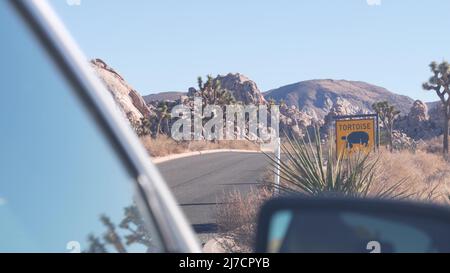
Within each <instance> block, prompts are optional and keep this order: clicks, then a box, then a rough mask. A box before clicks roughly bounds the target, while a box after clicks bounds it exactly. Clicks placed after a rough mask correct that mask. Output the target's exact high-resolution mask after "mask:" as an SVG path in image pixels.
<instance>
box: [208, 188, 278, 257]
mask: <svg viewBox="0 0 450 273" xmlns="http://www.w3.org/2000/svg"><path fill="white" fill-rule="evenodd" d="M272 196H273V193H272V191H270V190H268V189H266V188H263V187H258V188H254V189H252V190H251V191H250V192H248V193H244V194H243V193H241V192H238V191H234V192H230V193H227V194H225V195H224V198H223V200H220V202H218V203H219V204H220V205H218V206H217V209H216V214H217V217H216V219H217V226H218V231H219V234H220V235H219V237H221V238H225V239H226V240H222V241H221V243H220V245H221V246H222V248H223V249H224V250H225V251H227V252H244V253H250V252H253V247H254V240H255V233H256V232H255V231H256V220H257V219H256V218H257V216H258V212H259V209H260V207H261V205H262V204H263V203H264V202H265V201H267V200H268V199H270V198H271V197H272Z"/></svg>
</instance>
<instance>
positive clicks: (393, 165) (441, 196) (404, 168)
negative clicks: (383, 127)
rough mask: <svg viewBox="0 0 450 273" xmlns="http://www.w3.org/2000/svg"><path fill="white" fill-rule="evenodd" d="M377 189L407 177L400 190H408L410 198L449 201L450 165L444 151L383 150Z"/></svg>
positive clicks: (377, 176) (378, 168)
mask: <svg viewBox="0 0 450 273" xmlns="http://www.w3.org/2000/svg"><path fill="white" fill-rule="evenodd" d="M375 172H376V173H377V175H376V177H375V179H374V182H373V190H374V191H376V190H379V189H382V188H387V187H391V186H392V185H393V184H395V181H398V180H401V179H404V183H403V184H402V185H401V186H399V187H398V188H397V189H396V190H397V191H401V192H407V197H408V199H411V200H414V201H427V202H428V201H429V202H437V203H447V196H448V194H447V192H448V190H447V188H448V185H449V183H450V166H449V165H448V162H447V161H446V160H445V159H443V158H442V156H441V152H439V153H437V154H431V153H428V152H426V151H423V150H418V151H416V153H411V152H409V151H396V152H394V153H389V152H388V151H387V150H385V149H382V150H381V151H380V153H379V165H378V166H377V169H376V171H375Z"/></svg>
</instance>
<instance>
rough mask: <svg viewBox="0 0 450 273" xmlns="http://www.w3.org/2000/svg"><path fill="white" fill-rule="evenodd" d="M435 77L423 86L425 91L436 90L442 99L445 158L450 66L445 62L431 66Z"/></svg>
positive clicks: (449, 110) (449, 101) (449, 99)
mask: <svg viewBox="0 0 450 273" xmlns="http://www.w3.org/2000/svg"><path fill="white" fill-rule="evenodd" d="M430 69H431V72H432V73H433V76H432V77H431V78H430V79H429V80H428V82H426V83H424V84H423V89H425V90H427V91H431V90H434V91H435V92H436V94H437V95H438V96H439V98H440V99H441V103H442V114H443V115H444V149H443V152H444V156H445V157H447V155H448V122H449V120H450V65H449V63H448V62H446V61H444V62H442V63H441V64H437V63H436V62H432V63H431V64H430Z"/></svg>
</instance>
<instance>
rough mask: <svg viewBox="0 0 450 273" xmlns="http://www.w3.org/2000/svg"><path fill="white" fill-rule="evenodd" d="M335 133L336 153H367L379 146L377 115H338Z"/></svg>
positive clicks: (343, 154) (346, 154)
mask: <svg viewBox="0 0 450 273" xmlns="http://www.w3.org/2000/svg"><path fill="white" fill-rule="evenodd" d="M335 133H336V151H337V155H342V156H344V157H345V156H348V155H351V154H352V153H355V152H363V153H366V154H368V153H370V152H371V151H374V150H376V149H378V147H379V124H378V115H354V116H338V117H336V118H335Z"/></svg>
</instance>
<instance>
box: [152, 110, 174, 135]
mask: <svg viewBox="0 0 450 273" xmlns="http://www.w3.org/2000/svg"><path fill="white" fill-rule="evenodd" d="M156 116H157V125H156V132H155V137H157V136H158V135H159V134H160V133H161V124H162V123H163V122H165V123H166V127H167V128H168V127H169V120H170V119H171V114H170V111H169V106H168V105H167V103H165V102H161V103H160V104H159V106H158V109H157V113H156Z"/></svg>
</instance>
